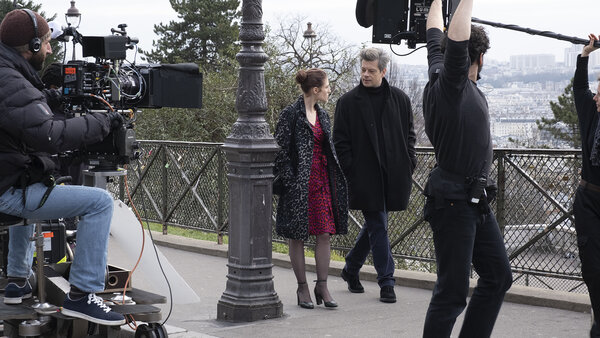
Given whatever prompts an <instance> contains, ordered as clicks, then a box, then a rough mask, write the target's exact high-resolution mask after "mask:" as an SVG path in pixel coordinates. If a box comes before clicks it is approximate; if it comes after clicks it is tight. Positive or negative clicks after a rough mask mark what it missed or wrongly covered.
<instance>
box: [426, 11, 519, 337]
mask: <svg viewBox="0 0 600 338" xmlns="http://www.w3.org/2000/svg"><path fill="white" fill-rule="evenodd" d="M472 7H473V0H462V1H461V2H460V4H459V6H458V7H457V9H456V11H455V12H454V16H453V19H452V23H451V24H450V28H449V30H448V36H447V37H444V36H443V33H442V29H443V17H442V3H441V0H435V1H434V2H433V3H432V5H431V8H430V11H429V16H428V19H427V51H428V62H429V83H428V84H427V85H426V87H425V90H424V92H423V115H424V117H425V132H426V133H427V136H428V137H429V140H430V141H431V144H432V145H433V147H434V150H435V156H436V160H437V166H436V168H434V169H433V170H432V172H431V173H430V176H429V180H428V182H427V185H426V187H425V195H426V197H427V200H426V203H425V208H424V216H425V219H426V220H427V221H428V222H429V223H430V225H431V229H432V231H433V240H434V246H435V254H436V263H437V282H436V285H435V287H434V290H433V295H432V297H431V302H430V303H429V308H428V310H427V315H426V318H425V325H424V331H423V336H424V337H436V338H439V337H450V334H451V332H452V328H453V326H454V322H455V321H456V317H458V315H459V314H460V313H461V312H462V311H463V310H464V308H465V306H466V299H467V295H468V291H469V275H470V271H471V263H472V264H473V266H474V268H475V271H476V272H477V274H478V275H479V280H478V282H477V287H476V288H475V290H474V292H473V295H472V297H471V300H470V301H469V305H468V307H467V312H466V314H465V319H464V322H463V326H462V329H461V331H460V337H489V336H490V335H491V332H492V330H493V327H494V323H495V321H496V317H497V316H498V312H499V311H500V306H501V305H502V301H503V299H504V294H505V293H506V291H507V290H508V289H509V288H510V286H511V284H512V275H511V270H510V264H509V261H508V256H507V254H506V250H505V248H504V242H503V239H502V235H501V233H500V230H499V228H498V223H497V222H496V219H495V217H494V214H493V212H492V211H491V210H490V208H489V205H488V202H489V198H491V196H490V195H491V194H490V193H491V192H492V191H493V189H492V187H493V183H492V182H491V180H490V179H489V178H488V176H489V175H488V174H489V169H490V165H491V162H492V142H491V134H490V125H489V114H488V106H487V101H486V99H485V96H484V95H483V93H482V92H481V91H480V90H479V89H478V88H477V80H478V78H479V72H480V71H481V66H482V64H483V54H484V53H485V52H486V51H487V49H488V48H489V40H488V38H487V35H486V33H485V31H484V30H483V29H482V28H481V27H477V26H473V27H472V26H471V11H472ZM443 47H445V52H444V50H443V49H442V48H443ZM486 191H487V195H486Z"/></svg>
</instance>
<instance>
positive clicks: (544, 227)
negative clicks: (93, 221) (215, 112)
mask: <svg viewBox="0 0 600 338" xmlns="http://www.w3.org/2000/svg"><path fill="white" fill-rule="evenodd" d="M141 153H142V156H141V158H140V161H139V162H137V163H135V164H132V165H130V167H129V171H128V178H127V179H128V186H129V191H130V194H131V195H132V199H133V201H134V203H135V205H136V206H137V208H138V210H141V211H142V210H144V211H142V218H144V219H146V220H148V221H151V222H156V223H160V224H162V225H163V232H164V233H167V230H168V227H169V226H175V227H182V228H193V229H199V230H202V231H207V232H215V233H217V234H219V235H220V236H219V241H220V240H221V239H222V236H223V235H225V234H226V232H227V223H228V221H227V217H228V186H227V176H226V170H225V168H226V161H225V157H224V154H223V151H222V150H221V147H220V144H210V143H190V142H185V143H184V142H164V141H142V142H141ZM417 156H418V165H417V168H416V169H415V172H414V174H413V182H414V184H413V191H412V195H411V200H410V203H409V206H408V209H407V210H406V211H403V212H391V213H390V215H389V229H388V230H389V237H390V241H391V244H392V253H393V255H394V257H395V259H396V266H397V268H401V269H408V270H418V271H427V272H435V253H434V249H433V240H432V233H431V229H430V227H429V224H428V223H427V222H425V221H424V220H423V212H422V209H423V205H424V203H425V198H424V196H423V194H422V191H423V186H424V184H425V182H426V180H427V175H428V173H429V171H430V170H431V168H433V166H434V164H435V158H434V154H433V150H432V149H431V148H418V149H417ZM580 167H581V152H580V151H579V150H532V149H518V150H517V149H497V150H495V151H494V163H493V166H492V169H491V175H492V176H493V178H494V179H495V180H496V181H497V182H498V188H499V189H498V196H497V199H496V200H495V201H494V202H493V203H492V208H493V209H494V211H495V214H496V218H497V220H498V224H499V226H500V229H501V231H502V233H503V235H504V240H505V244H506V249H507V252H508V254H509V257H510V261H511V266H512V269H513V273H514V279H515V283H516V284H522V285H529V286H535V287H540V288H548V289H553V290H562V291H570V292H581V293H586V292H587V289H586V287H585V284H584V283H583V280H582V277H581V266H580V261H579V255H578V249H577V238H576V234H575V229H574V219H573V212H572V201H573V198H574V193H575V190H576V188H577V184H578V181H579V168H580ZM121 182H123V181H121ZM112 189H113V191H115V192H117V191H118V192H119V193H120V196H121V198H122V199H125V198H124V197H125V196H124V191H125V189H123V184H120V185H119V186H117V185H116V184H115V185H113V187H112ZM273 203H274V208H273V211H274V212H275V210H276V208H275V206H276V203H277V200H276V198H274V201H273ZM274 216H275V215H273V217H274ZM349 216H350V227H349V233H348V235H345V236H333V237H332V249H333V250H336V251H339V252H340V253H341V254H344V253H345V252H347V251H348V250H349V249H350V248H352V246H353V244H354V239H355V238H356V235H357V234H358V232H359V231H360V225H361V224H362V222H363V219H362V214H361V213H360V212H358V211H351V212H350V215H349ZM273 240H274V241H278V242H285V239H283V238H280V237H278V236H277V235H276V234H275V232H274V231H273ZM313 244H314V242H311V241H309V242H308V243H307V245H309V246H310V245H313Z"/></svg>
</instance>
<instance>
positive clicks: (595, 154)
mask: <svg viewBox="0 0 600 338" xmlns="http://www.w3.org/2000/svg"><path fill="white" fill-rule="evenodd" d="M589 37H590V43H589V45H587V46H585V47H584V48H583V51H582V52H581V55H579V56H578V57H577V69H576V70H575V77H574V79H573V94H574V95H573V96H574V99H575V108H576V109H577V117H578V118H579V131H580V133H581V151H582V153H583V155H582V157H581V182H580V183H579V187H578V188H577V192H576V193H575V201H574V203H573V214H574V215H575V230H576V231H577V245H578V247H579V258H580V259H581V274H582V275H583V280H584V281H585V284H586V285H587V288H588V292H589V296H590V300H591V303H592V309H593V311H594V317H595V318H594V319H595V320H594V323H593V325H592V329H591V331H590V337H600V326H599V325H598V316H600V120H599V119H598V113H600V84H599V85H598V89H597V91H598V92H597V93H596V95H594V94H593V93H592V92H591V91H590V84H589V81H588V60H589V56H590V53H591V52H593V51H595V50H596V49H598V48H597V47H594V42H595V41H598V37H597V36H596V35H594V34H590V35H589ZM599 80H600V78H599Z"/></svg>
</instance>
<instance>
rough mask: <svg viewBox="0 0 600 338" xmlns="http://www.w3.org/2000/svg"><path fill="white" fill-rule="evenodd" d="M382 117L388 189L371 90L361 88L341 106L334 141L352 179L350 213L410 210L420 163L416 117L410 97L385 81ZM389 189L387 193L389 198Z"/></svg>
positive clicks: (343, 165) (344, 99) (353, 92)
mask: <svg viewBox="0 0 600 338" xmlns="http://www.w3.org/2000/svg"><path fill="white" fill-rule="evenodd" d="M382 85H383V86H385V87H384V90H385V91H386V93H385V97H386V99H385V102H384V108H383V109H384V110H383V112H382V114H381V116H382V119H383V121H382V126H383V139H384V141H385V150H386V156H385V157H386V158H387V163H386V165H385V167H386V168H387V186H386V188H385V189H384V184H385V181H386V180H384V177H383V171H382V169H381V168H382V166H381V160H380V156H379V150H378V149H379V147H378V140H377V126H376V123H375V118H374V116H375V115H374V113H373V109H372V106H371V102H370V99H369V96H368V95H369V94H368V93H367V91H366V89H365V88H364V87H363V86H362V85H359V86H357V87H355V88H354V89H352V90H351V91H349V92H348V93H346V94H344V95H343V96H342V97H341V98H340V99H339V100H338V102H337V104H336V109H335V120H334V125H333V139H334V143H335V149H336V151H337V154H338V157H339V159H340V164H341V165H342V169H343V171H344V174H345V175H346V179H347V181H348V195H349V201H350V209H356V210H370V211H383V210H384V209H385V210H388V211H396V210H405V209H406V207H407V205H408V200H409V197H410V192H411V187H412V172H413V170H414V168H415V166H416V164H417V158H416V151H415V140H416V135H415V131H414V127H413V114H412V108H411V105H410V100H409V98H408V96H407V95H406V94H405V93H404V92H403V91H402V90H400V89H398V88H396V87H392V86H390V85H389V84H388V82H387V80H386V79H385V78H384V79H383V83H382ZM384 191H385V194H384Z"/></svg>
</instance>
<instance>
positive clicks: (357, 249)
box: [345, 210, 395, 287]
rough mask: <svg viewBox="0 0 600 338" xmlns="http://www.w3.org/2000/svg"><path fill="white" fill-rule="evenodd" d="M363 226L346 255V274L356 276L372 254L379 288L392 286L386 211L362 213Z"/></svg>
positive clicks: (392, 261)
mask: <svg viewBox="0 0 600 338" xmlns="http://www.w3.org/2000/svg"><path fill="white" fill-rule="evenodd" d="M362 213H363V216H364V217H365V224H364V225H363V227H362V230H361V231H360V233H359V234H358V237H357V238H356V243H355V244H354V247H353V248H352V250H350V252H349V253H348V255H346V266H345V269H346V272H348V273H349V274H351V275H358V272H359V271H360V268H361V267H362V266H363V264H364V263H365V260H366V259H367V256H368V255H369V252H371V253H372V254H373V265H374V266H375V270H376V271H377V283H378V284H379V286H380V287H383V286H386V285H392V286H393V285H394V284H395V279H394V259H393V258H392V250H391V248H390V240H389V238H388V232H387V229H388V224H387V222H388V213H387V211H366V210H363V211H362Z"/></svg>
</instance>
